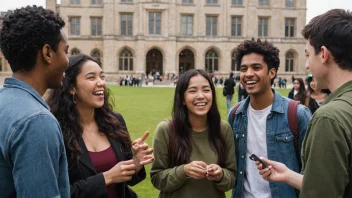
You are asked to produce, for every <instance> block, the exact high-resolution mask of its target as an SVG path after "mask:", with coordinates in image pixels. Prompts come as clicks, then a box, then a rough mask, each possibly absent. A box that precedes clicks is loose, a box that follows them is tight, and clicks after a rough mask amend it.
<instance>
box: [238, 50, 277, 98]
mask: <svg viewBox="0 0 352 198" xmlns="http://www.w3.org/2000/svg"><path fill="white" fill-rule="evenodd" d="M275 74H276V71H275V68H272V69H270V71H269V72H268V65H267V64H266V63H265V62H264V58H263V56H262V55H260V54H257V53H251V54H247V55H244V56H243V57H242V60H241V68H240V78H241V84H242V85H243V86H244V88H245V89H246V91H247V93H248V94H250V95H261V94H262V93H265V92H267V91H268V90H270V91H271V79H273V78H274V77H275Z"/></svg>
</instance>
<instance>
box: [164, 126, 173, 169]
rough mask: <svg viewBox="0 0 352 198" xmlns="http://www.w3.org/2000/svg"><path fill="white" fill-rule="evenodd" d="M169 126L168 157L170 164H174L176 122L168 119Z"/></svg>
mask: <svg viewBox="0 0 352 198" xmlns="http://www.w3.org/2000/svg"><path fill="white" fill-rule="evenodd" d="M166 122H167V124H168V126H169V151H168V157H169V160H170V165H171V166H172V163H171V162H172V153H173V150H174V144H175V142H174V124H173V122H172V120H166Z"/></svg>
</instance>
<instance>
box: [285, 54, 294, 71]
mask: <svg viewBox="0 0 352 198" xmlns="http://www.w3.org/2000/svg"><path fill="white" fill-rule="evenodd" d="M294 62H295V56H294V55H293V53H292V52H287V54H286V64H285V71H286V72H293V71H294V70H293V68H294Z"/></svg>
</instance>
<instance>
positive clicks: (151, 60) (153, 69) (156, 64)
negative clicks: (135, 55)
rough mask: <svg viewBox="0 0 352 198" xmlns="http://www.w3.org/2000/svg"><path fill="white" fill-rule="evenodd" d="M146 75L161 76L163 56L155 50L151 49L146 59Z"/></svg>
mask: <svg viewBox="0 0 352 198" xmlns="http://www.w3.org/2000/svg"><path fill="white" fill-rule="evenodd" d="M146 66H147V67H146V74H147V75H148V74H151V75H153V76H154V74H156V73H157V72H158V73H159V74H160V75H162V74H163V55H162V53H161V52H160V51H159V50H157V49H151V50H149V52H148V53H147V57H146Z"/></svg>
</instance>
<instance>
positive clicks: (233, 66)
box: [231, 50, 240, 72]
mask: <svg viewBox="0 0 352 198" xmlns="http://www.w3.org/2000/svg"><path fill="white" fill-rule="evenodd" d="M236 54H237V53H236V50H234V51H233V52H232V54H231V71H238V72H239V71H240V65H236Z"/></svg>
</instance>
